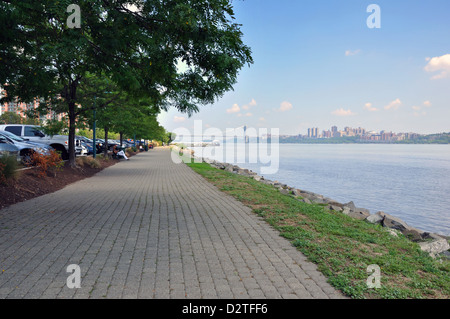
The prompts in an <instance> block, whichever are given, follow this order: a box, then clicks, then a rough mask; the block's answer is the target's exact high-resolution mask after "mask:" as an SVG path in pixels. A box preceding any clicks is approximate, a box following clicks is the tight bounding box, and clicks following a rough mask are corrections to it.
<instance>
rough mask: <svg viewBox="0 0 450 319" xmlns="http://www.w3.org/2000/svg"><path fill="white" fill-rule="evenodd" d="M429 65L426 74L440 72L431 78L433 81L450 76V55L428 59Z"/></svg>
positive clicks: (426, 67)
mask: <svg viewBox="0 0 450 319" xmlns="http://www.w3.org/2000/svg"><path fill="white" fill-rule="evenodd" d="M425 60H426V61H428V64H427V65H426V66H425V71H426V72H430V73H431V72H439V73H438V74H436V75H434V76H432V77H431V79H432V80H438V79H443V78H446V77H449V76H450V54H445V55H442V56H438V57H434V58H426V59H425Z"/></svg>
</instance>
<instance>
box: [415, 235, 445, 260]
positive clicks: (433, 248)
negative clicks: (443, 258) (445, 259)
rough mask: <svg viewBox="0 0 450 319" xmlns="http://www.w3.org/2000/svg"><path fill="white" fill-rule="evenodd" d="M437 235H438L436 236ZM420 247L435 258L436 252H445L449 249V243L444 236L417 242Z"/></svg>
mask: <svg viewBox="0 0 450 319" xmlns="http://www.w3.org/2000/svg"><path fill="white" fill-rule="evenodd" d="M437 237H439V236H437ZM419 246H420V249H421V250H423V251H425V252H427V253H429V254H430V256H431V257H433V258H435V257H436V255H437V254H440V253H442V252H445V251H447V250H449V249H450V245H449V244H448V241H447V240H446V239H445V238H442V237H439V238H438V239H435V240H432V241H427V242H421V243H419Z"/></svg>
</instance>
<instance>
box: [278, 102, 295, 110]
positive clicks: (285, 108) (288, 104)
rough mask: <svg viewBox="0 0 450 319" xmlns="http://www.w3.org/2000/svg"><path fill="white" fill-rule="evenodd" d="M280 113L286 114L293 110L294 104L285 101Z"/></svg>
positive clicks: (281, 105)
mask: <svg viewBox="0 0 450 319" xmlns="http://www.w3.org/2000/svg"><path fill="white" fill-rule="evenodd" d="M278 110H279V111H280V112H286V111H289V110H292V104H291V103H290V102H288V101H284V102H282V103H281V104H280V108H279V109H278Z"/></svg>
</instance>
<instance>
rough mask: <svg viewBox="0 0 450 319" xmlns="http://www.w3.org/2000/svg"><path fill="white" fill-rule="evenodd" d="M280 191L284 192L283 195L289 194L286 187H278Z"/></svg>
mask: <svg viewBox="0 0 450 319" xmlns="http://www.w3.org/2000/svg"><path fill="white" fill-rule="evenodd" d="M280 193H281V194H284V195H289V194H290V192H289V191H288V190H287V189H284V188H280Z"/></svg>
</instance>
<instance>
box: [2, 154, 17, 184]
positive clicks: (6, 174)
mask: <svg viewBox="0 0 450 319" xmlns="http://www.w3.org/2000/svg"><path fill="white" fill-rule="evenodd" d="M18 166H19V164H18V163H17V158H16V157H15V156H10V155H8V154H4V155H3V156H2V157H0V183H1V184H4V183H6V181H8V180H9V179H16V178H17V177H18V176H19V173H18V171H17V168H18Z"/></svg>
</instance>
